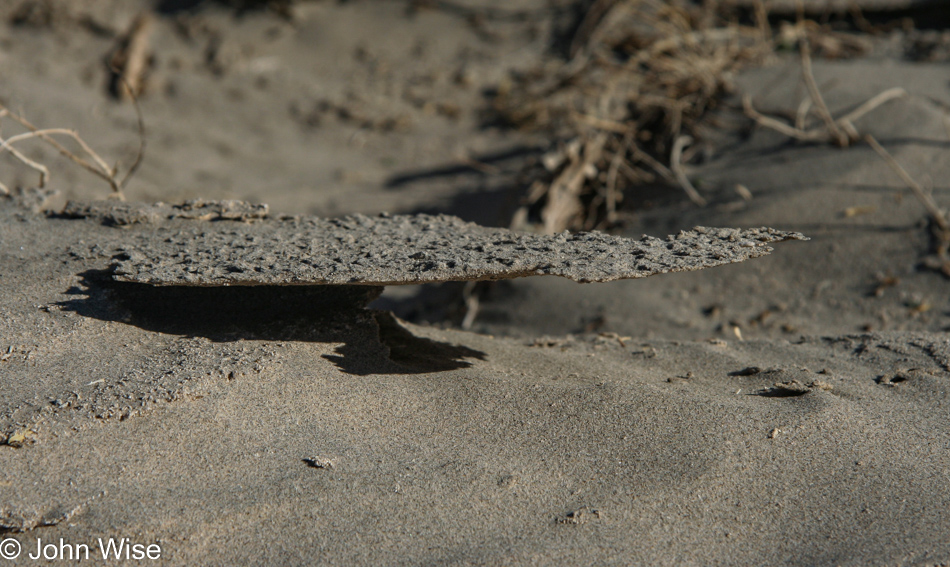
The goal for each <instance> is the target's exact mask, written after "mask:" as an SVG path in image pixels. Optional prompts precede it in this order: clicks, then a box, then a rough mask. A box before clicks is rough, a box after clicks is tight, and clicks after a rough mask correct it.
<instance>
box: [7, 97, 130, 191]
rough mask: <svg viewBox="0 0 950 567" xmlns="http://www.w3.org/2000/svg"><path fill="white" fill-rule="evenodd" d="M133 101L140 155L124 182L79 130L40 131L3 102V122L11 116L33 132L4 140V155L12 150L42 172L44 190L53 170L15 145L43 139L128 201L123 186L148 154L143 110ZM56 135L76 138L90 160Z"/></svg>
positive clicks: (50, 129)
mask: <svg viewBox="0 0 950 567" xmlns="http://www.w3.org/2000/svg"><path fill="white" fill-rule="evenodd" d="M132 101H133V104H134V105H135V110H136V116H137V118H138V129H139V149H138V152H137V153H136V156H135V160H134V162H133V163H132V166H131V167H130V168H129V170H128V171H126V172H125V174H124V175H123V176H122V178H121V179H119V178H118V168H117V167H109V165H108V164H106V162H105V160H104V159H102V157H100V156H99V154H98V153H96V151H95V150H93V149H92V147H90V146H89V144H87V143H86V141H85V140H83V139H82V138H81V137H80V136H79V134H78V133H77V132H76V131H75V130H70V129H68V128H45V129H40V128H37V127H36V126H34V125H33V124H32V123H31V122H30V121H29V120H27V119H26V118H24V117H22V116H20V115H18V114H16V113H14V112H12V111H11V110H10V109H9V108H7V107H6V106H5V105H3V104H2V103H0V120H2V119H3V118H4V117H10V118H11V119H12V120H13V121H15V122H17V123H18V124H20V125H21V126H23V127H24V128H26V129H27V130H29V132H24V133H22V134H17V135H14V136H11V137H9V138H6V139H4V138H2V137H0V153H3V151H9V152H10V155H12V156H13V157H14V158H15V159H17V160H18V161H19V162H21V163H23V164H24V165H26V166H27V167H30V168H31V169H34V170H36V171H38V172H39V173H40V180H39V187H40V188H43V187H45V186H46V184H47V183H48V182H49V177H50V172H49V168H48V167H46V166H45V165H43V164H41V163H39V162H36V161H34V160H31V159H29V158H28V157H26V156H25V155H24V154H23V153H22V152H20V151H19V150H17V149H16V148H15V147H14V144H17V143H19V142H23V141H25V140H29V139H33V138H36V139H40V140H42V141H44V142H46V143H47V144H49V145H50V146H52V147H53V148H55V149H56V151H58V152H59V153H60V155H62V156H64V157H66V158H68V159H69V160H70V161H72V162H73V163H75V164H77V165H79V166H80V167H82V168H83V169H85V170H86V171H89V172H90V173H92V174H93V175H95V176H97V177H99V178H100V179H103V180H104V181H105V182H106V183H108V184H109V187H110V188H111V189H112V192H113V195H115V196H116V197H118V198H119V199H124V198H125V197H124V196H123V194H122V187H124V186H125V183H126V182H127V181H128V179H129V177H130V176H131V175H132V173H134V172H135V170H136V169H138V166H139V164H140V163H141V161H142V156H143V155H144V151H145V123H144V120H143V118H142V111H141V109H140V108H139V105H138V101H137V100H136V99H135V98H134V97H133V98H132ZM53 136H66V137H68V138H70V139H72V140H73V141H74V142H76V144H77V145H78V146H79V147H80V148H81V149H82V151H83V152H84V153H85V154H86V156H88V159H85V158H83V157H80V156H78V155H76V154H75V153H74V152H72V151H71V150H69V149H68V148H67V147H66V146H64V145H63V144H61V143H60V142H59V141H57V140H56V139H55V138H53ZM0 191H3V192H4V193H6V194H9V192H10V190H9V188H8V187H7V186H6V185H3V184H2V183H0Z"/></svg>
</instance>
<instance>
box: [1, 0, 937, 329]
mask: <svg viewBox="0 0 950 567" xmlns="http://www.w3.org/2000/svg"><path fill="white" fill-rule="evenodd" d="M948 24H950V9H948V7H947V5H946V3H945V2H936V1H929V0H842V1H834V0H829V1H821V2H819V1H802V2H795V1H783V0H771V1H769V0H704V1H687V0H665V1H660V0H513V1H512V0H509V1H500V0H499V1H490V0H480V1H476V0H467V1H466V0H457V1H448V0H414V1H411V0H405V1H402V0H351V1H342V0H341V1H329V0H322V1H321V0H310V1H305V0H297V1H294V0H271V1H252V0H243V1H242V0H232V1H226V0H219V1H211V0H159V1H154V0H152V1H147V0H6V1H5V2H3V3H2V4H0V103H2V104H3V105H4V108H5V110H3V112H2V115H0V126H2V130H0V136H2V137H3V138H4V139H5V140H7V141H8V142H9V143H8V144H6V145H5V146H4V149H5V150H6V151H4V152H3V154H2V155H0V183H2V184H3V187H2V188H0V191H3V192H6V193H9V194H10V195H12V196H14V197H15V198H18V199H21V200H23V201H24V202H26V203H28V204H29V205H30V206H34V207H36V208H40V209H45V210H50V211H57V210H61V208H62V206H63V205H64V204H65V202H66V200H69V199H102V198H117V197H119V195H120V194H121V196H122V197H124V198H125V199H127V200H135V201H164V202H177V201H182V200H185V199H194V198H203V199H241V200H247V201H252V202H264V203H268V204H269V205H270V207H271V209H270V210H271V213H272V215H274V216H279V215H301V214H308V215H319V216H327V217H332V216H341V215H346V214H353V213H364V214H376V213H379V212H382V211H387V212H390V213H429V214H438V213H446V214H452V215H456V216H459V217H461V218H463V219H465V220H469V221H473V222H477V223H479V224H483V225H488V226H500V227H508V228H512V229H515V230H526V231H534V232H540V233H548V234H552V233H556V232H560V231H563V230H572V231H574V230H595V229H596V230H604V231H609V232H613V233H616V234H623V235H627V236H633V237H639V236H640V235H641V234H644V233H647V234H651V235H653V236H660V237H663V236H665V235H667V234H672V233H675V232H676V231H678V230H681V229H684V228H690V227H692V226H695V225H709V226H737V227H748V226H761V225H769V226H774V227H775V228H781V229H791V230H799V231H802V232H805V233H806V234H808V235H809V236H811V237H812V238H813V240H812V241H811V242H809V243H807V244H795V245H788V246H783V247H782V249H781V250H779V251H778V252H777V253H776V254H775V255H774V256H772V257H770V258H767V259H763V260H756V261H754V262H749V263H748V265H742V266H730V267H727V268H721V269H717V270H715V271H712V272H708V273H707V272H702V273H698V274H682V275H667V276H660V277H657V278H651V279H650V280H646V281H643V282H638V281H632V282H631V281H627V282H616V283H612V284H604V285H600V286H583V285H579V284H574V283H572V282H567V281H559V280H556V279H553V278H534V279H532V280H525V281H516V282H499V283H479V284H468V285H462V284H459V285H444V286H425V287H419V286H407V287H405V288H390V289H388V290H387V293H386V295H385V296H384V297H383V298H382V299H381V300H379V302H378V306H379V307H381V308H384V309H389V310H392V311H394V312H395V313H396V314H397V315H399V316H400V317H403V318H405V319H408V320H410V321H413V322H416V323H422V324H434V325H441V326H448V327H461V328H466V329H472V330H475V331H479V332H484V333H493V334H503V335H514V336H526V337H537V336H539V335H546V334H551V335H563V334H566V333H599V334H602V335H604V336H606V337H611V336H614V335H616V336H618V337H621V338H622V337H635V338H643V339H646V338H650V337H676V338H683V339H689V338H692V339H702V338H716V337H724V338H730V339H731V338H740V339H747V338H753V337H756V336H769V337H775V336H780V337H788V338H789V339H794V337H796V336H799V335H801V334H803V333H826V332H829V333H830V332H835V333H847V332H868V331H875V330H894V329H911V330H913V329H921V330H945V328H946V327H947V315H948V310H950V305H948V294H947V293H946V278H947V276H948V274H950V269H948V258H947V246H948V242H950V236H948V232H950V228H948V224H947V223H946V218H945V215H944V214H943V212H942V210H941V209H940V205H939V203H940V202H941V201H943V200H945V197H946V191H947V188H948V183H947V174H948V170H950V165H948V164H950V160H947V159H946V156H947V150H948V149H950V122H948V118H947V116H948V114H947V111H948V108H950V92H948V89H950V83H948V79H947V77H948V76H950V75H948V74H947V73H946V70H947V62H948V60H950V31H948V29H947V25H948ZM37 129H39V130H42V129H55V130H53V131H49V132H48V134H47V135H46V136H47V137H48V138H52V139H54V140H57V141H58V142H59V143H61V144H62V149H63V150H65V151H67V152H70V153H72V154H74V155H75V156H77V157H79V158H81V159H82V160H83V161H84V162H85V164H86V166H85V167H84V166H83V165H81V164H77V163H75V162H74V161H72V160H71V159H70V158H68V157H64V156H63V155H62V154H61V151H60V149H59V148H57V147H56V146H54V145H51V144H50V143H49V142H48V140H47V139H46V138H44V137H43V136H41V135H40V134H36V133H35V132H33V130H37ZM71 132H74V133H76V134H77V135H78V137H79V138H81V139H82V140H83V141H84V142H85V143H86V144H88V147H89V149H91V150H93V151H94V152H95V153H96V154H97V155H98V156H100V157H101V163H100V162H98V161H97V160H96V159H95V158H93V157H92V156H91V155H90V154H88V153H87V152H86V151H85V149H84V148H83V147H82V145H81V144H79V143H78V142H77V140H76V139H75V138H74V137H73V134H72V133H71ZM867 135H871V136H873V140H874V143H872V142H869V141H868V140H867V138H866V136H867ZM878 142H879V144H878V146H879V149H880V150H882V151H883V152H885V153H884V154H882V153H881V151H878V149H875V146H874V144H875V143H878ZM12 150H16V151H12ZM885 155H886V156H889V157H890V160H891V161H889V160H888V158H887V157H884V156H885ZM895 164H898V166H899V167H902V168H903V171H904V173H905V174H906V176H902V174H901V173H900V171H899V170H898V169H897V168H895ZM901 164H902V165H901ZM43 170H45V173H44V171H43ZM91 170H94V171H91ZM908 178H909V179H910V180H911V182H909V181H908ZM914 183H916V184H917V185H918V187H917V188H916V190H915V189H914V188H913V187H912V185H913V184H914ZM928 199H929V202H928ZM941 219H943V221H941Z"/></svg>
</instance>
